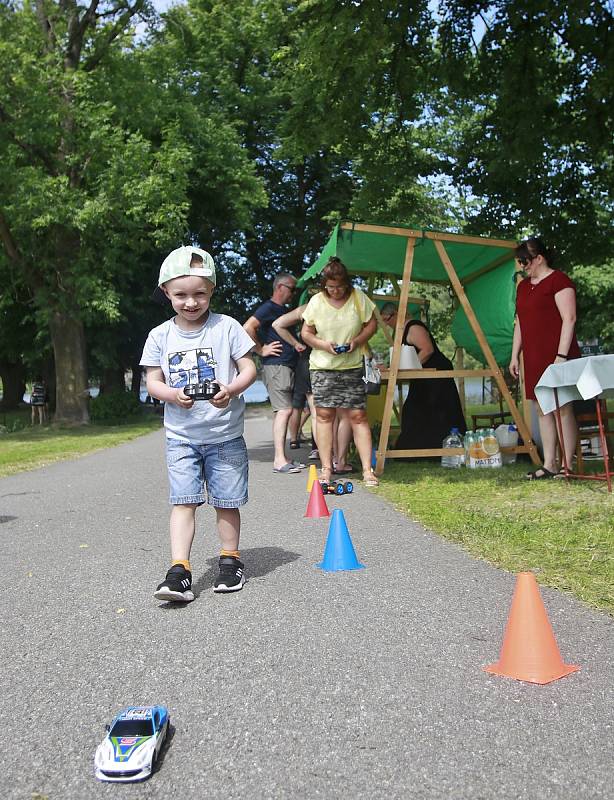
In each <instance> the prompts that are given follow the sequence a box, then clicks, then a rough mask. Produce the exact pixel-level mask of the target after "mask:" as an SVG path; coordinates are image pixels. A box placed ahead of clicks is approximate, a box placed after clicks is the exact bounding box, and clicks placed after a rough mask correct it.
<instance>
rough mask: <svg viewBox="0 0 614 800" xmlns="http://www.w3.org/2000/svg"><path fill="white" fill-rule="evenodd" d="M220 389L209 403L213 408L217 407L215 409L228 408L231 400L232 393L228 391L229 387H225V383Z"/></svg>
mask: <svg viewBox="0 0 614 800" xmlns="http://www.w3.org/2000/svg"><path fill="white" fill-rule="evenodd" d="M220 387H221V388H220V390H219V392H218V393H217V394H216V395H215V396H214V397H213V398H212V399H211V400H210V401H209V402H210V403H211V405H212V406H215V408H226V406H227V405H228V403H230V400H231V396H230V392H229V391H228V387H227V386H224V384H223V383H220Z"/></svg>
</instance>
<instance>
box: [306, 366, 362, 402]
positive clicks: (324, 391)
mask: <svg viewBox="0 0 614 800" xmlns="http://www.w3.org/2000/svg"><path fill="white" fill-rule="evenodd" d="M310 375H311V389H312V391H313V400H314V403H315V405H316V407H317V406H319V407H320V408H366V407H367V396H366V394H365V384H364V381H363V379H362V367H358V369H337V370H334V369H312V370H311V371H310Z"/></svg>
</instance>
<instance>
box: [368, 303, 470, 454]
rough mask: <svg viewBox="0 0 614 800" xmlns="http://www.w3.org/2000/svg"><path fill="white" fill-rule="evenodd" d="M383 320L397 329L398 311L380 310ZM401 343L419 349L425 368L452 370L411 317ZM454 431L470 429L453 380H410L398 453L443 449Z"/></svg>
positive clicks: (391, 306)
mask: <svg viewBox="0 0 614 800" xmlns="http://www.w3.org/2000/svg"><path fill="white" fill-rule="evenodd" d="M380 313H381V317H382V321H383V322H385V323H386V325H389V326H390V327H391V328H392V329H393V330H394V329H395V328H396V324H397V315H398V309H397V306H396V305H395V304H394V303H386V304H385V305H383V306H382V309H381V312H380ZM401 341H402V343H403V344H406V345H410V346H412V347H415V348H416V353H417V355H418V358H419V360H420V363H421V364H422V366H423V367H424V368H425V369H437V370H444V369H453V368H454V367H453V366H452V362H451V361H450V359H449V358H446V356H444V354H443V353H442V352H441V350H440V349H439V348H438V347H437V343H436V342H435V339H434V338H433V336H432V334H431V332H430V331H429V329H428V328H427V326H426V325H425V324H424V322H421V321H420V320H417V319H411V318H409V319H408V320H407V322H406V324H405V329H404V331H403V338H402V340H401ZM451 428H458V430H459V431H460V433H461V434H464V433H465V432H466V430H467V425H466V423H465V416H464V414H463V409H462V406H461V402H460V398H459V396H458V389H457V388H456V383H455V382H454V379H453V378H432V379H428V378H420V379H418V380H415V381H411V383H410V386H409V393H408V395H407V399H406V400H405V403H404V404H403V412H402V414H401V433H400V434H399V438H398V439H397V440H396V443H395V449H396V450H428V449H435V448H440V447H441V445H442V442H443V440H444V439H445V437H446V436H447V435H448V434H449V433H450V430H451Z"/></svg>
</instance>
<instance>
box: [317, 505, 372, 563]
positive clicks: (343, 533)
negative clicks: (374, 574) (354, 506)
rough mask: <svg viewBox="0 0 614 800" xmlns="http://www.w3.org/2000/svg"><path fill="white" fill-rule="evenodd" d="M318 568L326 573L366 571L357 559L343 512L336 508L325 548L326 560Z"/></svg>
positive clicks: (331, 519)
mask: <svg viewBox="0 0 614 800" xmlns="http://www.w3.org/2000/svg"><path fill="white" fill-rule="evenodd" d="M316 566H317V567H319V568H320V569H323V570H324V571H325V572H338V571H339V570H347V569H364V566H365V565H364V564H361V563H360V561H359V560H358V559H357V558H356V553H355V551H354V545H353V544H352V540H351V538H350V533H349V531H348V526H347V525H346V522H345V517H344V516H343V511H341V509H340V508H336V509H335V510H334V511H333V515H332V517H331V518H330V525H329V526H328V537H327V539H326V547H325V548H324V558H323V559H322V562H321V563H320V564H316Z"/></svg>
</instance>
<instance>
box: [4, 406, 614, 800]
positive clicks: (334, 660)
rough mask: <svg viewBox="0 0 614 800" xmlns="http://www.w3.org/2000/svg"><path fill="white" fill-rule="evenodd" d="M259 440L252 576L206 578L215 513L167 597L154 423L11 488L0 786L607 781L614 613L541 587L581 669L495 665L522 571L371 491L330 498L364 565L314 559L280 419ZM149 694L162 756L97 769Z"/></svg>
mask: <svg viewBox="0 0 614 800" xmlns="http://www.w3.org/2000/svg"><path fill="white" fill-rule="evenodd" d="M256 414H262V412H260V411H257V412H256ZM246 438H247V441H248V446H249V448H250V458H251V462H250V502H249V504H248V505H247V506H246V507H245V508H244V514H243V534H242V548H241V549H242V553H243V558H244V561H245V564H246V570H247V574H248V577H249V580H248V583H247V584H246V586H245V588H244V590H243V591H242V592H239V593H237V594H233V595H216V594H213V593H212V591H211V587H212V584H213V579H214V576H215V571H214V566H215V563H216V557H217V552H218V545H217V541H216V536H215V530H214V524H213V523H214V514H213V512H212V511H211V509H208V508H203V509H201V511H200V513H199V517H198V519H199V523H198V534H197V539H196V541H195V545H194V549H193V553H192V562H193V570H194V576H195V586H194V589H195V594H196V599H195V601H194V602H193V603H191V604H189V605H187V606H177V605H173V604H165V603H160V602H158V601H156V600H155V599H154V598H153V596H152V592H153V591H154V589H155V586H156V585H157V583H158V582H159V581H160V580H162V578H163V576H164V573H165V571H166V569H167V567H168V533H167V526H168V505H167V483H166V472H165V465H164V459H163V434H162V432H161V431H160V432H154V433H152V434H150V435H147V436H144V437H142V438H140V439H138V440H136V441H134V442H131V443H128V444H125V445H121V446H119V447H116V448H113V449H110V450H105V451H101V452H98V453H94V454H92V455H89V456H86V457H83V458H80V459H76V460H74V461H67V462H63V463H58V464H53V465H50V466H48V467H45V468H42V469H38V470H34V471H31V472H26V473H22V474H19V475H15V476H12V477H8V478H4V479H2V480H1V481H0V500H1V504H0V523H1V524H0V546H1V551H2V563H3V576H4V579H3V581H2V588H1V592H2V667H1V669H0V689H1V697H2V703H1V712H0V713H1V716H2V719H1V731H2V741H3V744H2V749H3V763H2V769H1V770H0V797H1V798H3V800H6V799H8V798H20V800H21V799H22V798H23V800H42V799H43V798H48V800H60V799H61V800H65V799H66V800H69V799H70V800H72V798H74V799H75V800H84V798H88V799H89V798H111V797H113V798H123V799H128V800H132V799H133V798H164V800H167V799H168V800H173V799H174V798H179V797H194V798H195V797H199V798H216V799H217V798H220V800H232V799H233V798H250V800H251V799H254V798H327V799H328V798H369V800H376V799H377V798H427V799H428V800H435V799H436V798H446V800H448V799H449V798H459V799H460V798H462V799H463V800H490V798H497V799H498V800H507V799H508V798H509V800H512V799H513V800H524V799H525V798H526V800H541V799H542V798H544V800H546V799H547V800H551V799H552V798H579V797H582V798H586V799H587V800H596V799H597V798H611V797H612V796H613V787H614V758H613V748H612V743H613V727H612V726H613V723H612V708H613V702H612V701H613V686H614V665H613V660H612V655H613V653H614V635H613V631H614V624H613V623H614V621H613V620H612V618H610V617H608V616H607V615H605V614H601V613H598V612H596V611H593V610H591V609H589V608H587V607H585V606H584V605H582V604H581V603H579V602H577V601H576V600H574V599H573V598H571V597H569V596H567V595H565V594H562V593H560V592H557V591H554V590H550V589H542V597H543V599H544V603H545V605H546V608H547V611H548V614H549V617H550V621H551V623H552V625H553V628H554V631H555V634H556V637H557V641H558V644H559V647H560V649H561V652H562V655H563V657H564V659H565V661H566V662H567V663H571V664H579V665H581V668H582V669H581V671H580V672H578V673H575V674H572V675H570V676H569V677H567V678H564V679H562V680H559V681H556V682H554V683H552V684H549V685H547V686H535V685H531V684H526V683H520V682H518V681H514V680H510V679H504V678H499V677H495V676H492V675H489V674H487V673H485V672H484V671H483V670H482V667H483V665H485V664H489V663H492V662H493V661H496V660H497V657H498V653H499V649H500V646H501V642H502V636H503V630H504V627H505V623H506V619H507V616H508V611H509V605H510V601H511V596H512V592H513V588H514V581H515V577H514V576H513V575H511V574H508V573H505V572H502V571H500V570H497V569H495V568H493V567H491V566H489V565H488V564H486V563H484V562H480V561H476V560H474V559H473V558H471V557H470V556H468V555H467V554H466V553H464V552H463V551H462V550H461V549H459V548H458V547H457V546H455V545H453V544H451V543H448V542H445V541H443V540H442V539H440V538H439V537H437V536H436V535H434V534H432V533H430V532H428V531H426V530H424V528H422V527H421V526H420V525H418V524H417V523H415V522H413V521H411V520H409V519H407V518H406V517H405V516H403V515H401V514H400V513H397V512H396V511H395V510H394V509H393V508H391V507H390V506H389V505H388V504H386V503H385V502H383V501H382V500H381V499H380V498H378V497H377V496H376V495H375V494H374V493H372V492H369V491H368V490H365V489H363V488H358V489H357V490H356V492H355V494H353V495H351V496H346V497H339V498H337V497H329V498H328V503H329V507H330V508H331V510H332V509H334V508H341V509H343V512H344V516H345V520H346V523H347V526H348V530H349V532H350V535H351V537H352V541H353V543H354V546H355V549H356V552H357V554H358V557H359V559H360V560H361V561H362V562H363V563H364V564H365V565H366V569H364V570H359V571H355V572H338V573H324V572H322V571H321V570H319V569H317V568H316V566H315V565H316V564H317V563H318V562H319V561H320V560H321V558H322V555H323V550H324V544H325V540H326V534H327V527H328V523H327V521H326V520H323V519H305V518H304V513H305V509H306V505H307V493H306V479H307V475H306V473H301V474H300V475H275V474H273V472H272V466H271V457H272V449H271V444H270V443H271V425H270V420H269V419H268V418H267V417H265V416H253V413H252V416H251V417H250V418H249V419H248V421H247V425H246ZM301 454H302V455H303V457H305V456H306V455H307V451H306V450H302V451H301ZM433 468H434V469H436V467H433ZM485 513H487V510H486V509H485ZM501 535H502V536H504V535H505V531H504V530H502V531H501ZM150 703H151V704H154V703H161V704H164V705H166V706H168V708H169V710H170V714H171V721H172V730H171V735H170V736H169V741H168V745H167V746H166V748H165V750H164V754H163V758H162V760H161V762H160V763H159V768H158V769H157V771H156V772H155V773H154V775H153V776H152V777H151V779H150V780H148V781H145V782H143V783H140V784H128V785H120V784H103V783H99V782H97V781H96V780H95V778H94V776H93V755H94V751H95V748H96V746H97V745H98V743H99V742H100V741H101V739H102V737H103V735H104V725H105V723H107V722H109V721H110V720H111V718H112V716H113V715H114V714H115V713H116V712H117V711H118V710H119V709H120V708H122V707H123V706H125V705H130V704H150Z"/></svg>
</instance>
